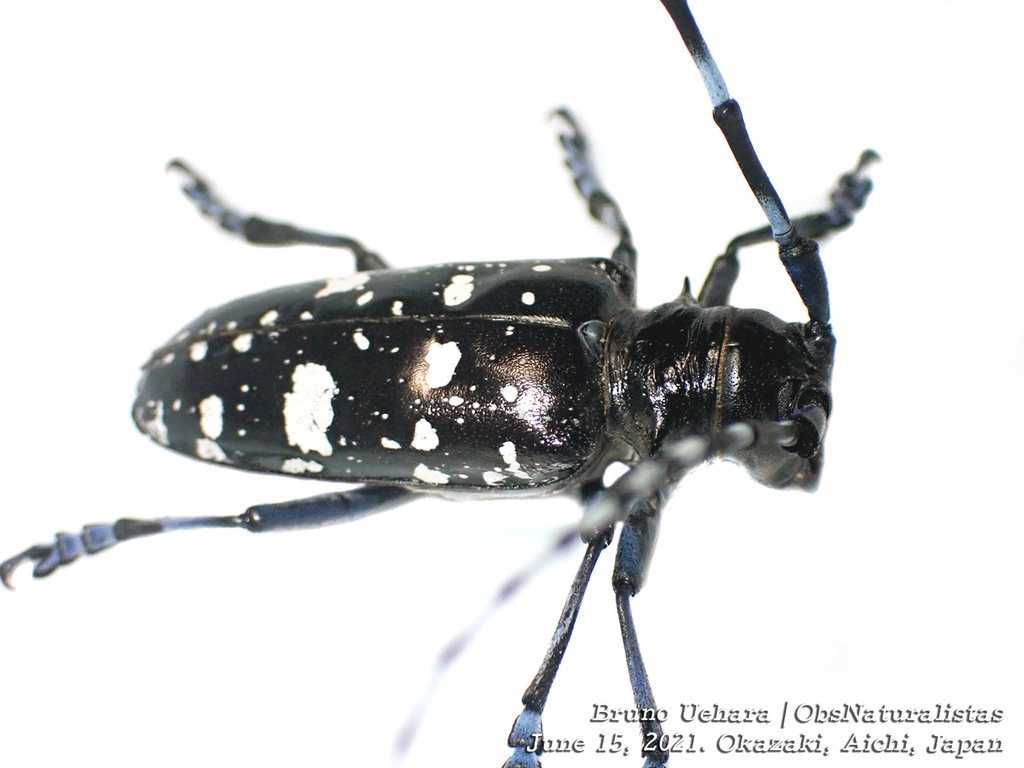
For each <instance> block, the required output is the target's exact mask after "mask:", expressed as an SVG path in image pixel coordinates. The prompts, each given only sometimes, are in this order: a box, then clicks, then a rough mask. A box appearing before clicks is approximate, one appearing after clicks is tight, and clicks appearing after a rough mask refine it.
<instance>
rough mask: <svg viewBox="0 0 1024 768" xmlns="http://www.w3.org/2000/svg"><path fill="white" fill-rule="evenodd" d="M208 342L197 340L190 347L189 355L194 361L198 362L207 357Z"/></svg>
mask: <svg viewBox="0 0 1024 768" xmlns="http://www.w3.org/2000/svg"><path fill="white" fill-rule="evenodd" d="M206 350H207V344H206V342H205V341H197V342H196V343H195V344H193V345H192V346H191V347H189V348H188V356H189V357H190V358H192V362H194V363H198V362H199V361H200V360H202V359H203V358H204V357H206Z"/></svg>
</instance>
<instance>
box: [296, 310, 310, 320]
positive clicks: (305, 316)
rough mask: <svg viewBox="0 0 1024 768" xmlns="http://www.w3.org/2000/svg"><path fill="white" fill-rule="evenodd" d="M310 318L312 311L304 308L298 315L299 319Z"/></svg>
mask: <svg viewBox="0 0 1024 768" xmlns="http://www.w3.org/2000/svg"><path fill="white" fill-rule="evenodd" d="M312 319H313V313H312V312H310V311H309V310H308V309H307V310H305V311H304V312H303V313H302V314H301V315H299V320H312Z"/></svg>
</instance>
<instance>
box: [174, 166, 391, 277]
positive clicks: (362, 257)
mask: <svg viewBox="0 0 1024 768" xmlns="http://www.w3.org/2000/svg"><path fill="white" fill-rule="evenodd" d="M167 170H168V171H169V172H171V171H173V172H175V173H178V174H180V175H181V176H182V177H183V183H182V185H181V191H182V192H183V193H184V194H185V196H186V197H187V198H188V199H189V200H191V201H192V202H193V203H194V204H195V206H196V208H197V209H198V210H199V212H200V213H201V214H203V215H204V216H208V217H210V218H211V219H213V220H214V221H216V222H217V223H218V224H219V225H220V227H221V228H222V229H224V230H227V231H228V232H231V233H233V234H236V235H238V236H239V237H242V238H244V239H245V240H246V241H247V242H249V243H252V244H253V245H265V246H283V245H319V246H322V247H324V248H344V249H345V250H347V251H351V252H352V255H353V256H354V257H355V261H356V270H357V271H358V272H368V271H371V270H374V269H390V267H389V266H388V264H387V262H385V261H384V259H382V258H381V257H380V256H379V255H378V254H376V253H373V252H372V251H368V250H366V248H364V247H363V245H362V243H360V242H359V241H358V240H353V239H352V238H351V237H345V236H343V235H330V234H327V233H324V232H313V231H312V230H308V229H300V228H298V227H294V226H292V225H291V224H285V223H284V222H280V221H268V220H267V219H263V218H260V217H259V216H243V215H242V214H240V213H239V212H238V211H236V210H234V209H232V208H229V207H228V206H227V205H226V204H225V203H224V202H223V201H222V200H221V199H220V198H218V197H217V196H216V195H215V194H214V192H213V189H212V188H211V187H210V185H209V183H208V182H207V181H206V180H205V179H204V178H202V177H201V176H199V174H197V173H196V172H195V171H193V170H192V169H191V168H190V167H189V166H188V165H187V164H186V163H185V162H184V161H183V160H171V162H169V163H168V164H167Z"/></svg>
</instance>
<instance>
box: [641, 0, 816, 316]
mask: <svg viewBox="0 0 1024 768" xmlns="http://www.w3.org/2000/svg"><path fill="white" fill-rule="evenodd" d="M661 3H662V5H664V6H665V10H666V11H668V14H669V16H671V17H672V21H673V22H675V25H676V29H678V30H679V35H680V36H681V37H682V38H683V43H685V44H686V50H688V51H689V52H690V56H692V57H693V61H694V63H695V64H696V65H697V69H698V70H699V71H700V75H701V77H702V78H703V80H704V87H705V88H706V89H707V92H708V96H710V97H711V103H712V105H714V111H713V112H712V115H713V117H714V120H715V124H716V125H717V126H718V127H719V129H720V130H721V131H722V134H723V135H724V136H725V140H726V142H728V144H729V149H731V150H732V154H733V157H735V158H736V164H737V165H739V167H740V171H742V172H743V176H744V178H745V179H746V180H747V184H749V185H750V189H751V191H752V192H753V193H754V196H755V197H756V198H757V202H758V203H759V204H760V206H761V210H762V211H764V215H765V216H766V217H767V219H768V223H769V225H770V226H771V230H772V238H773V239H774V240H775V242H776V243H778V245H779V258H780V259H781V260H782V264H783V266H785V268H786V271H787V272H788V273H789V278H790V280H792V281H793V285H794V286H796V289H797V292H798V293H799V294H800V299H801V300H802V301H803V303H804V306H805V307H807V313H808V315H809V316H810V318H811V320H812V321H817V322H822V323H827V322H828V320H829V301H828V285H827V283H826V282H825V269H824V267H823V266H822V264H821V258H820V256H819V255H818V244H817V243H816V242H814V241H813V240H810V239H808V238H805V237H802V236H801V235H800V234H798V233H797V231H796V229H795V228H794V227H793V224H792V223H791V222H790V220H789V216H787V215H786V209H785V207H784V206H783V205H782V200H781V198H780V197H779V193H778V192H776V191H775V187H773V186H772V183H771V181H770V180H769V178H768V174H767V173H765V170H764V166H762V165H761V161H760V160H758V158H757V153H756V152H754V146H753V144H751V143H750V135H749V134H748V133H747V127H746V125H745V124H744V122H743V113H742V112H741V111H740V105H739V104H738V103H737V102H736V100H735V99H734V98H732V97H731V96H730V95H729V89H728V87H727V86H726V84H725V79H724V78H723V77H722V73H721V72H720V71H719V70H718V65H717V64H716V63H715V60H714V58H712V56H711V52H710V51H709V50H708V46H707V43H705V42H704V37H703V36H702V35H701V33H700V30H699V29H698V28H697V22H696V21H695V20H694V18H693V14H692V13H691V12H690V7H689V5H688V4H687V2H686V0H661Z"/></svg>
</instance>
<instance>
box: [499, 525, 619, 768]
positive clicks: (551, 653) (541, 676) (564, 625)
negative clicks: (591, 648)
mask: <svg viewBox="0 0 1024 768" xmlns="http://www.w3.org/2000/svg"><path fill="white" fill-rule="evenodd" d="M612 530H613V527H612V526H609V527H607V528H606V529H605V530H604V531H602V532H600V533H598V534H597V535H595V536H594V537H592V538H591V539H590V541H589V544H588V545H587V551H586V552H585V553H584V555H583V562H582V563H580V567H579V570H578V571H577V572H576V578H575V579H573V582H572V586H571V587H570V589H569V596H568V597H567V598H566V600H565V606H564V607H563V608H562V615H561V616H559V617H558V626H557V627H556V629H555V634H554V635H553V636H552V638H551V644H550V645H549V646H548V650H547V652H546V653H545V654H544V661H542V662H541V665H540V669H538V670H537V674H536V675H535V676H534V678H533V682H531V683H530V685H529V687H528V688H527V689H526V692H525V693H524V694H523V711H522V712H521V713H520V714H519V717H517V718H516V721H515V723H513V725H512V731H511V733H509V735H508V745H509V746H510V747H512V749H514V750H515V751H514V752H513V753H512V756H511V757H509V759H508V760H506V761H505V765H504V766H503V768H540V756H541V754H542V753H543V751H544V747H543V729H542V727H541V713H542V712H543V711H544V705H545V704H546V703H547V700H548V694H549V693H550V692H551V684H552V683H553V682H554V681H555V674H556V673H557V672H558V666H559V665H560V664H561V663H562V656H564V655H565V649H566V648H567V647H568V645H569V638H570V637H571V636H572V630H573V627H574V626H575V624H576V617H577V616H578V615H579V611H580V604H581V603H582V601H583V593H584V592H586V589H587V584H588V583H589V582H590V576H591V574H592V573H593V572H594V566H595V565H596V564H597V558H598V556H599V555H600V554H601V552H602V550H604V548H605V547H607V546H608V544H609V542H610V541H611V535H612Z"/></svg>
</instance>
